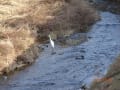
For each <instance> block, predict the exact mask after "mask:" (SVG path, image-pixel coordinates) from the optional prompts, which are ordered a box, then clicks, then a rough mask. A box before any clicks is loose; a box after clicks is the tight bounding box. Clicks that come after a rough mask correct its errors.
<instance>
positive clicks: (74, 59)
mask: <svg viewBox="0 0 120 90" xmlns="http://www.w3.org/2000/svg"><path fill="white" fill-rule="evenodd" d="M100 15H101V21H99V22H97V23H96V24H94V25H93V27H92V28H91V30H90V31H89V32H88V33H87V37H88V40H87V41H86V42H84V43H82V44H79V45H76V46H70V47H66V48H63V47H61V46H59V45H56V47H55V51H56V54H54V55H51V47H50V45H49V44H48V47H46V45H43V46H44V51H43V52H42V53H41V54H40V57H39V58H38V59H37V60H36V62H35V63H34V64H33V65H31V66H30V67H27V68H25V69H24V70H22V71H19V72H15V73H14V75H11V76H9V77H8V79H6V80H5V79H3V80H2V79H1V80H0V90H81V89H80V88H81V86H82V85H86V86H89V85H90V83H91V82H92V80H93V79H94V78H96V77H101V76H103V75H104V74H105V73H106V71H107V70H108V68H109V65H110V64H111V63H112V62H113V61H114V60H115V58H116V57H117V56H118V55H119V53H120V19H119V17H120V16H118V15H115V14H112V13H110V12H101V13H100Z"/></svg>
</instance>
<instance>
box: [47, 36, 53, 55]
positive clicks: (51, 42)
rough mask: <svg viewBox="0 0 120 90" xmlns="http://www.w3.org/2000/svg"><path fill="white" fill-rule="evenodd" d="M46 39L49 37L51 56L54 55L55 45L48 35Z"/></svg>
mask: <svg viewBox="0 0 120 90" xmlns="http://www.w3.org/2000/svg"><path fill="white" fill-rule="evenodd" d="M48 37H49V40H50V44H51V46H52V54H55V52H54V48H55V43H54V41H53V40H52V39H51V36H50V35H48Z"/></svg>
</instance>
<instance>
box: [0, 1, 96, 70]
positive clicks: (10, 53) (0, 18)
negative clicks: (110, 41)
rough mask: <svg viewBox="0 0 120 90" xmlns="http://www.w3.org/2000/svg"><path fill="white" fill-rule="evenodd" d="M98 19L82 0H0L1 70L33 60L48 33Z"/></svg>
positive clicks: (80, 28)
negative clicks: (40, 43)
mask: <svg viewBox="0 0 120 90" xmlns="http://www.w3.org/2000/svg"><path fill="white" fill-rule="evenodd" d="M97 19H98V15H97V13H96V11H95V10H94V9H93V8H91V7H90V6H89V5H88V3H87V2H85V1H84V0H0V28H1V30H0V71H1V70H3V69H4V68H5V69H6V67H9V66H12V68H13V67H14V68H15V67H21V63H22V64H24V63H26V62H28V61H30V62H31V61H33V59H35V58H36V57H37V56H38V53H39V50H38V48H37V42H36V41H37V40H38V41H41V40H46V39H47V38H46V37H47V35H48V33H50V32H56V35H57V37H60V36H61V35H64V34H65V33H70V34H71V33H73V32H74V31H86V29H87V28H88V26H89V25H91V24H93V23H94V22H95V21H96V20H97ZM42 37H44V39H43V38H42ZM36 39H37V40H36ZM18 64H19V65H20V66H17V65H18Z"/></svg>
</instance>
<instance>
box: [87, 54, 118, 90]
mask: <svg viewBox="0 0 120 90" xmlns="http://www.w3.org/2000/svg"><path fill="white" fill-rule="evenodd" d="M119 89H120V56H119V57H118V58H117V60H116V61H115V62H114V63H113V64H112V65H111V66H110V69H109V70H108V72H107V74H106V75H105V76H104V77H103V78H101V79H99V80H95V81H94V82H93V84H92V86H91V88H90V89H89V90H119Z"/></svg>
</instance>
